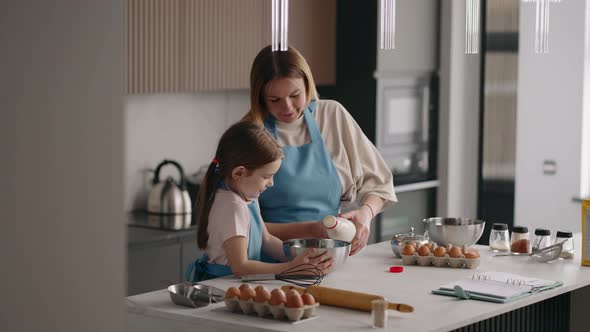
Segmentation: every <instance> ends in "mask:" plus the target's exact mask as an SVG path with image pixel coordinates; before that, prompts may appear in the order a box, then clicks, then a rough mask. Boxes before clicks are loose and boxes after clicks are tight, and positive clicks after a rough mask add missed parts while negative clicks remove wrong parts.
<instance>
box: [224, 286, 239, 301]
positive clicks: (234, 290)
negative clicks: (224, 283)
mask: <svg viewBox="0 0 590 332" xmlns="http://www.w3.org/2000/svg"><path fill="white" fill-rule="evenodd" d="M235 297H238V298H239V297H240V289H238V287H235V286H232V287H230V288H228V289H227V291H225V298H226V299H233V298H235Z"/></svg>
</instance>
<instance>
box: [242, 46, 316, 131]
mask: <svg viewBox="0 0 590 332" xmlns="http://www.w3.org/2000/svg"><path fill="white" fill-rule="evenodd" d="M286 77H289V78H302V79H303V82H304V83H305V95H306V97H307V99H306V103H307V104H309V103H310V102H311V101H312V100H317V99H318V93H317V91H316V88H315V83H314V81H313V76H312V74H311V69H310V68H309V65H308V64H307V61H305V58H304V57H303V56H302V55H301V53H299V51H297V50H296V49H295V48H293V47H289V49H288V50H287V51H275V52H273V51H272V49H271V47H270V46H267V47H265V48H263V49H262V50H261V51H260V52H258V55H256V58H254V62H253V63H252V70H251V71H250V111H249V112H248V113H247V114H246V116H245V117H244V120H248V121H252V122H255V123H257V124H259V125H262V124H263V123H264V120H265V119H266V117H267V116H268V110H267V109H266V107H265V104H264V88H265V87H266V84H267V83H268V82H270V81H272V80H274V79H276V78H286Z"/></svg>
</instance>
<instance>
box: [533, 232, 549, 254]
mask: <svg viewBox="0 0 590 332" xmlns="http://www.w3.org/2000/svg"><path fill="white" fill-rule="evenodd" d="M550 245H551V232H550V231H549V230H548V229H545V228H537V229H535V239H534V240H533V247H532V250H533V251H535V250H539V249H541V248H545V247H549V246H550Z"/></svg>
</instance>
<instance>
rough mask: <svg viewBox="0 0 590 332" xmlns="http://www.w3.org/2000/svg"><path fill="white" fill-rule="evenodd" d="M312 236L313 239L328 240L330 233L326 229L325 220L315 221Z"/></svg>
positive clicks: (312, 226)
mask: <svg viewBox="0 0 590 332" xmlns="http://www.w3.org/2000/svg"><path fill="white" fill-rule="evenodd" d="M311 234H312V236H313V237H315V238H318V239H327V238H328V232H327V231H326V227H325V226H324V221H323V220H318V221H314V222H313V224H312V225H311Z"/></svg>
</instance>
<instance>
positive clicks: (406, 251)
mask: <svg viewBox="0 0 590 332" xmlns="http://www.w3.org/2000/svg"><path fill="white" fill-rule="evenodd" d="M414 252H416V248H414V246H413V245H412V244H410V243H408V244H406V245H405V246H404V249H402V254H404V255H413V254H414Z"/></svg>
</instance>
